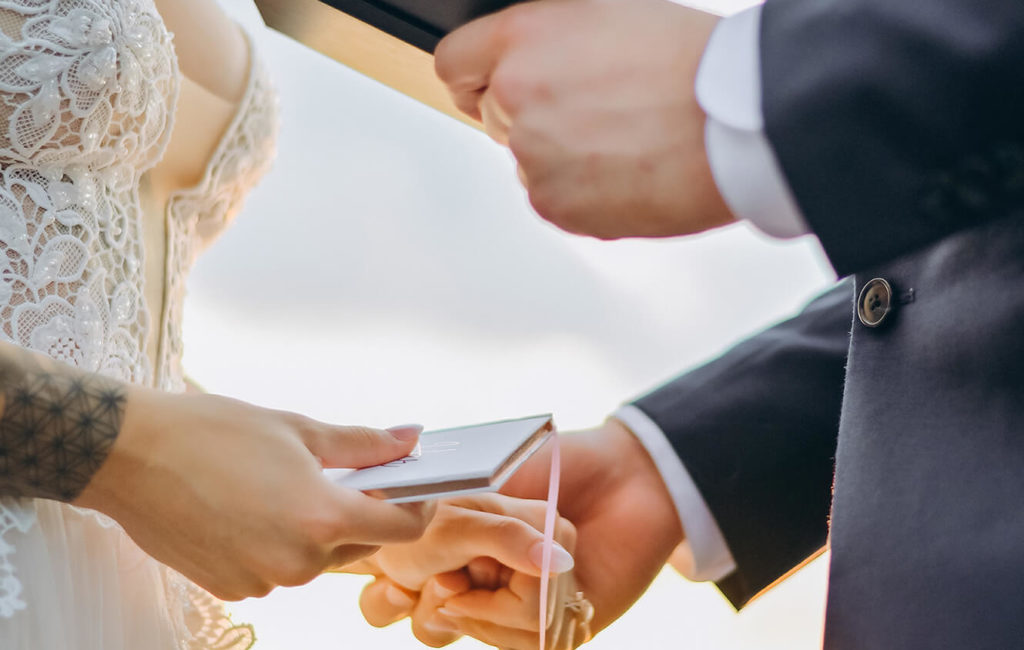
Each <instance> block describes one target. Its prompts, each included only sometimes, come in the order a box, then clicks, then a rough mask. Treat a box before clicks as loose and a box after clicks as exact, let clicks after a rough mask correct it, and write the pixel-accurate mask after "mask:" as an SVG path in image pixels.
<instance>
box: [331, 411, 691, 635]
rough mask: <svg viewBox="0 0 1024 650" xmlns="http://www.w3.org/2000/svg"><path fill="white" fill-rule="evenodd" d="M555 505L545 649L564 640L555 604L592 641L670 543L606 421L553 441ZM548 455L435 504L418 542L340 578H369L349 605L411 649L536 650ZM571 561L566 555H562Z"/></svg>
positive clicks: (647, 461) (667, 526)
mask: <svg viewBox="0 0 1024 650" xmlns="http://www.w3.org/2000/svg"><path fill="white" fill-rule="evenodd" d="M561 446H562V472H561V477H562V479H561V487H560V492H561V497H560V500H559V510H560V512H561V515H562V517H560V518H559V519H558V523H557V525H556V531H555V540H556V542H558V544H559V545H560V546H559V547H558V548H559V550H557V551H556V552H555V554H554V560H555V561H554V562H553V567H552V568H553V570H554V571H556V572H558V573H559V575H558V576H556V577H555V578H553V579H552V591H551V592H550V593H549V599H548V602H549V605H550V609H549V615H548V617H547V618H548V620H549V621H550V622H551V626H550V627H549V629H548V630H547V638H548V641H549V644H548V647H549V648H551V649H552V650H565V648H567V647H575V645H577V644H579V643H581V642H582V641H584V640H585V638H582V637H583V636H585V632H586V630H584V631H583V633H580V634H572V632H576V631H577V630H575V629H573V625H574V624H575V623H576V621H575V620H571V619H573V618H574V617H575V615H574V614H572V613H570V612H568V611H567V604H568V603H569V601H570V600H571V599H572V597H573V595H574V594H575V593H576V592H577V591H581V592H583V594H584V596H585V597H586V598H587V599H588V600H589V601H590V603H592V604H593V607H594V618H593V622H592V624H591V629H590V630H589V631H593V632H597V631H598V630H600V629H601V628H603V627H604V626H606V625H608V623H610V622H611V621H613V620H614V619H615V618H617V617H618V616H620V615H621V614H622V613H623V612H624V611H626V609H628V608H629V606H630V605H632V603H633V602H634V601H635V600H636V598H638V597H639V596H640V594H641V593H642V592H643V590H644V589H645V588H646V587H647V585H648V584H650V581H651V580H653V578H654V576H655V575H656V574H657V573H658V571H659V570H660V569H661V567H662V566H663V565H664V564H665V561H666V560H667V559H668V557H669V555H670V554H671V552H672V550H673V549H674V548H675V547H676V546H677V545H678V544H679V542H680V541H682V530H681V528H680V526H679V520H678V517H677V516H676V513H675V506H674V504H673V502H672V499H671V497H670V496H669V494H668V491H667V489H666V488H665V485H664V483H663V482H662V480H661V477H660V474H658V471H657V469H656V467H655V466H654V464H653V462H652V460H651V458H650V456H649V455H648V454H647V452H646V450H645V449H644V448H643V446H642V445H641V444H640V442H639V441H638V440H637V439H636V438H635V437H634V436H633V435H632V434H631V433H630V432H629V431H628V430H627V429H626V428H625V427H624V426H623V425H622V424H621V423H619V422H618V421H616V420H609V421H608V422H606V423H605V424H604V425H603V426H602V427H600V428H597V429H594V430H590V431H584V432H580V433H575V434H567V435H564V436H562V438H561ZM549 466H550V450H547V449H545V450H542V451H541V452H539V453H538V454H536V455H535V456H533V457H531V458H530V459H529V460H527V461H526V463H524V464H523V466H522V467H521V468H520V469H519V471H518V472H517V473H516V474H515V475H514V476H513V477H512V478H511V479H510V481H509V482H508V484H507V485H506V486H505V488H503V492H504V493H505V494H500V495H485V496H474V497H467V498H460V499H454V500H450V501H446V502H442V503H441V505H440V506H439V507H438V512H437V516H436V517H435V518H434V520H433V521H432V522H431V524H430V525H429V526H428V527H427V530H426V532H425V533H424V535H423V537H422V538H421V539H420V540H418V541H415V542H409V543H402V544H391V545H385V546H383V547H382V548H381V550H380V551H379V552H378V553H377V554H376V555H374V556H373V557H372V558H369V559H367V560H365V561H362V562H359V563H357V564H355V565H353V566H351V567H349V568H348V569H347V570H348V571H352V572H357V573H365V574H370V575H373V576H374V578H375V579H374V580H373V582H371V583H370V584H369V585H368V586H367V587H366V589H365V590H364V592H363V594H362V597H361V599H360V607H361V608H362V611H363V615H364V616H365V617H366V619H367V620H368V621H369V622H370V623H372V624H373V625H377V626H383V625H388V624H390V623H393V622H395V621H397V620H400V619H402V618H405V617H409V618H410V619H411V621H412V631H413V634H414V635H415V636H416V637H417V638H418V639H419V640H420V641H422V642H423V643H425V644H427V645H429V646H433V647H440V646H443V645H446V644H448V643H451V642H452V641H454V640H456V639H457V638H459V636H461V635H464V634H465V635H469V636H473V637H475V638H477V639H479V640H481V641H483V642H485V643H488V644H491V645H494V646H496V647H501V648H509V649H512V650H534V649H535V648H537V645H538V631H539V616H538V608H539V602H538V599H539V595H540V592H539V589H540V580H539V575H540V569H539V567H540V562H541V549H542V546H541V542H542V539H543V534H542V532H541V531H542V528H543V522H544V512H545V507H544V502H543V501H542V499H543V498H544V497H545V494H546V491H547V483H548V471H549ZM570 553H571V554H572V556H573V557H570V555H569V554H570Z"/></svg>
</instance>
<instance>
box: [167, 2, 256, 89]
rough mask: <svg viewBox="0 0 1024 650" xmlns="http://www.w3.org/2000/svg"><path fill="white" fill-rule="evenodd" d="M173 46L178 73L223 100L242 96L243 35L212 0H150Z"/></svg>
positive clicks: (245, 66) (245, 69)
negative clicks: (168, 33) (171, 38)
mask: <svg viewBox="0 0 1024 650" xmlns="http://www.w3.org/2000/svg"><path fill="white" fill-rule="evenodd" d="M153 1H154V2H155V4H156V8H157V11H159V12H160V15H161V16H162V17H163V20H164V23H165V24H166V25H167V28H168V29H169V30H170V31H171V32H173V33H174V46H175V50H176V52H177V55H178V63H179V66H180V68H181V73H182V74H183V75H184V76H185V77H187V78H188V79H190V80H191V81H192V82H194V83H196V84H198V85H199V86H202V87H203V88H204V89H205V90H206V91H207V92H210V93H212V94H214V95H216V96H218V97H220V98H222V99H224V100H226V101H229V102H232V103H237V102H238V101H240V100H241V99H242V96H243V95H244V93H245V89H246V82H247V81H248V70H249V64H250V62H249V46H248V42H247V40H246V37H245V35H244V34H243V33H242V30H241V28H240V27H238V25H236V24H235V22H234V21H233V20H232V19H231V18H230V17H229V16H228V15H227V14H225V13H224V11H223V10H222V9H221V8H220V6H219V5H218V4H217V2H216V0H153Z"/></svg>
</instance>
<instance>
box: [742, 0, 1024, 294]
mask: <svg viewBox="0 0 1024 650" xmlns="http://www.w3.org/2000/svg"><path fill="white" fill-rule="evenodd" d="M760 44H761V45H760V60H761V75H762V84H763V86H762V109H763V114H764V126H765V131H766V134H767V136H768V139H769V141H770V143H771V145H772V148H773V150H774V152H775V154H776V156H777V158H778V160H779V163H780V165H781V167H782V170H783V172H784V174H785V176H786V179H787V181H788V183H789V185H790V188H791V189H792V191H793V194H794V195H795V198H796V201H797V203H798V205H799V208H800V210H801V212H802V214H803V216H804V217H805V218H806V220H807V221H808V223H809V225H810V227H811V229H812V230H813V231H814V232H815V234H817V236H818V238H819V239H820V240H821V243H822V245H823V246H824V248H825V250H826V252H827V253H828V256H829V258H830V260H831V262H832V264H833V266H834V267H835V269H836V271H837V272H838V273H839V274H840V275H847V274H850V273H853V272H856V271H859V270H862V269H865V268H868V267H870V266H873V265H875V264H879V263H884V262H887V261H889V260H891V259H894V258H897V257H899V256H901V255H903V254H905V253H909V252H911V251H914V250H916V249H919V248H922V247H924V246H926V245H928V244H930V243H932V242H935V241H937V240H939V239H941V238H943V237H945V236H946V235H948V234H950V233H952V232H955V231H957V230H960V229H964V228H968V227H972V226H974V225H977V224H978V223H979V222H982V221H987V220H991V219H996V218H1000V217H1003V216H1006V215H1010V214H1017V215H1019V214H1020V213H1021V209H1022V207H1024V120H1021V119H1020V116H1021V115H1022V114H1024V83H1021V80H1022V79H1024V3H1022V2H1018V1H1014V0H930V1H929V2H893V0H768V2H767V3H766V4H765V6H764V9H763V12H762V18H761V26H760Z"/></svg>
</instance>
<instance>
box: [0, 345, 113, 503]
mask: <svg viewBox="0 0 1024 650" xmlns="http://www.w3.org/2000/svg"><path fill="white" fill-rule="evenodd" d="M125 400H126V395H125V388H124V386H123V385H121V384H119V383H118V382H116V381H113V380H110V379H107V378H105V377H101V376H99V375H89V374H85V373H82V372H79V371H77V370H75V369H73V368H71V367H68V366H64V365H63V364H59V363H57V362H53V361H51V360H49V359H46V358H40V357H39V356H37V355H34V354H32V353H30V352H28V351H27V350H23V349H17V348H15V347H14V346H11V345H4V346H3V349H2V350H0V496H14V497H34V498H42V499H56V500H59V501H71V500H73V499H74V498H75V497H77V496H78V494H79V493H80V492H81V491H82V490H83V489H84V488H85V486H86V484H88V483H89V480H90V479H91V478H92V476H93V474H95V473H96V470H98V469H99V468H100V465H102V464H103V461H104V460H106V458H107V454H108V453H109V452H110V448H111V446H112V445H113V444H114V440H116V439H117V436H118V434H119V433H120V431H121V422H122V420H123V419H124V410H125Z"/></svg>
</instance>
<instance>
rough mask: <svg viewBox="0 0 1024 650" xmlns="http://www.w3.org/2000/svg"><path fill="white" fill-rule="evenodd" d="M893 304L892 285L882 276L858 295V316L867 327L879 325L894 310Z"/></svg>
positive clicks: (872, 281) (867, 285)
mask: <svg viewBox="0 0 1024 650" xmlns="http://www.w3.org/2000/svg"><path fill="white" fill-rule="evenodd" d="M892 305H893V292H892V287H891V286H889V283H888V282H886V281H885V280H883V279H882V278H875V279H874V280H871V281H870V282H868V283H867V284H865V285H864V288H863V289H861V290H860V295H859V296H858V297H857V318H859V319H860V322H861V323H863V324H864V325H866V326H867V327H878V326H879V325H881V324H882V323H883V322H884V321H885V318H886V317H887V316H888V315H889V312H890V311H892Z"/></svg>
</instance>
